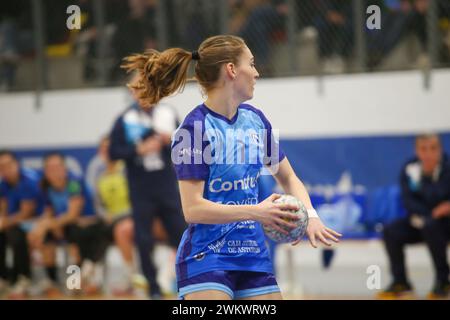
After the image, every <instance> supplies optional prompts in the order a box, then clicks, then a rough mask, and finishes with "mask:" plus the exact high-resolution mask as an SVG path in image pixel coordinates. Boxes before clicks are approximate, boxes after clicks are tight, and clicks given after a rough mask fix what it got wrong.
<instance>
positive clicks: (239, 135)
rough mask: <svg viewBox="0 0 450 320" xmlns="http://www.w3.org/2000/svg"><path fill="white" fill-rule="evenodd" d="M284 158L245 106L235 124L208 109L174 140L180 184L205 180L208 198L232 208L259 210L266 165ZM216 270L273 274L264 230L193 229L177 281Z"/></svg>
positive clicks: (253, 226) (237, 226)
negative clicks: (247, 206)
mask: <svg viewBox="0 0 450 320" xmlns="http://www.w3.org/2000/svg"><path fill="white" fill-rule="evenodd" d="M283 158H284V154H283V152H282V151H281V150H280V148H279V144H278V140H277V139H275V137H274V135H273V133H272V127H271V125H270V123H269V122H268V120H267V119H266V117H265V116H264V114H263V113H262V112H261V111H260V110H258V109H256V108H254V107H252V106H250V105H247V104H241V105H240V106H239V108H238V111H237V113H236V115H235V116H234V117H233V118H232V119H231V120H230V119H227V118H226V117H224V116H222V115H220V114H217V113H215V112H214V111H212V110H210V109H209V108H208V107H206V106H205V105H204V104H202V105H199V106H197V107H196V108H195V109H194V110H192V111H191V112H190V113H189V114H188V115H187V116H186V118H185V120H184V122H183V123H182V124H181V126H180V127H179V128H178V129H177V131H176V132H175V133H174V135H173V137H172V161H173V163H174V167H175V171H176V174H177V177H178V179H179V180H204V181H205V187H204V192H203V197H204V198H205V199H208V200H210V201H213V202H216V203H222V204H227V205H256V204H257V203H258V202H259V201H258V179H259V177H260V173H261V169H262V167H263V165H264V164H268V165H274V164H276V163H279V162H280V161H281V160H282V159H283ZM214 270H242V271H244V270H245V271H255V272H270V273H273V267H272V262H271V260H270V256H269V253H268V250H267V248H266V244H265V236H264V231H263V229H262V226H261V224H260V223H259V222H256V221H251V220H248V221H240V222H233V223H227V224H190V225H189V227H188V229H187V230H186V231H185V232H184V234H183V237H182V239H181V242H180V245H179V247H178V252H177V259H176V271H177V278H178V281H180V280H184V279H188V278H190V277H193V276H196V275H198V274H201V273H204V272H209V271H214Z"/></svg>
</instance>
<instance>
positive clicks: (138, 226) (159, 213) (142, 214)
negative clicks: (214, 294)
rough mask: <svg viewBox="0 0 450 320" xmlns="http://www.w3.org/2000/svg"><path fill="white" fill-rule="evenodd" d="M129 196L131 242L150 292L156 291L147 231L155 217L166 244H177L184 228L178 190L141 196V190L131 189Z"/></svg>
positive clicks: (156, 292) (184, 223)
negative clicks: (133, 236)
mask: <svg viewBox="0 0 450 320" xmlns="http://www.w3.org/2000/svg"><path fill="white" fill-rule="evenodd" d="M144 191H145V189H144ZM130 196H131V197H130V198H131V204H132V209H133V214H132V217H133V221H134V230H135V241H136V245H137V249H138V252H139V258H140V262H141V268H142V272H143V274H144V276H145V277H146V279H147V281H148V283H149V286H150V295H152V294H160V293H161V292H160V288H159V285H158V283H157V281H156V268H155V265H154V263H153V261H152V259H151V256H152V254H153V249H154V244H155V243H154V242H155V241H154V238H153V235H152V232H151V231H152V226H153V221H154V219H155V218H156V217H159V218H160V219H161V222H162V224H163V226H164V228H165V230H166V231H167V233H168V236H169V244H170V246H172V247H173V248H177V247H178V244H179V243H180V240H181V236H182V235H183V232H184V230H185V229H186V222H185V221H184V218H183V215H182V211H181V204H180V200H179V195H178V190H177V189H175V188H174V191H173V193H172V194H171V195H167V194H165V195H148V194H147V195H145V194H142V190H140V191H138V192H133V191H131V192H130Z"/></svg>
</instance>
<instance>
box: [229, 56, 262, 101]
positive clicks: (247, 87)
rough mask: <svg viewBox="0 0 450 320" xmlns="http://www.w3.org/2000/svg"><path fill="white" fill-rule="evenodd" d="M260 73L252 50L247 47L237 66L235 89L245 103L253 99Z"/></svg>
mask: <svg viewBox="0 0 450 320" xmlns="http://www.w3.org/2000/svg"><path fill="white" fill-rule="evenodd" d="M258 77H259V73H258V71H257V70H256V67H255V58H254V57H253V55H252V53H251V51H250V49H249V48H248V47H245V49H244V51H243V52H242V54H241V56H240V58H239V62H238V65H237V66H236V78H235V88H236V91H237V93H238V94H239V96H240V97H242V100H243V101H246V100H249V99H251V98H253V92H254V90H255V84H256V79H257V78H258Z"/></svg>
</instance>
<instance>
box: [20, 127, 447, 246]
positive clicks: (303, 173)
mask: <svg viewBox="0 0 450 320" xmlns="http://www.w3.org/2000/svg"><path fill="white" fill-rule="evenodd" d="M441 138H442V144H443V149H444V151H447V152H450V133H444V134H442V135H441ZM281 147H282V148H283V150H284V151H285V153H286V155H287V156H288V158H289V160H290V162H291V164H292V166H293V168H294V170H295V171H296V173H297V175H298V176H299V177H300V178H301V180H302V181H303V182H304V183H305V185H306V186H307V187H308V190H309V191H310V194H311V199H312V201H313V204H314V206H315V208H316V210H317V211H318V213H319V215H320V216H321V217H322V219H323V220H324V221H325V223H326V224H327V225H328V226H329V227H331V228H335V229H336V230H338V231H341V232H343V233H344V234H345V236H346V237H349V238H360V237H362V238H367V237H372V236H378V235H379V231H380V230H381V229H380V227H381V226H382V225H383V224H385V223H387V222H390V221H392V220H393V219H395V218H397V217H400V216H402V215H403V214H404V210H403V208H402V205H401V201H400V192H399V188H398V186H397V182H398V177H399V174H400V169H401V167H402V165H403V164H404V163H405V162H406V161H407V160H408V159H410V158H411V157H413V156H414V136H412V135H411V136H377V137H374V136H370V137H353V138H323V139H284V140H281ZM14 151H15V152H16V154H17V156H18V158H19V159H20V161H21V163H22V165H24V166H25V167H31V168H37V169H40V168H41V167H42V156H43V155H44V154H46V153H48V152H50V151H59V152H61V153H63V154H64V155H66V157H67V164H68V167H69V169H70V170H71V171H72V172H73V173H75V174H79V175H84V176H85V178H86V180H87V182H88V184H89V185H91V186H92V183H93V182H92V181H93V180H94V178H95V174H96V172H97V171H98V168H99V166H101V164H100V163H99V161H98V158H97V157H96V147H95V146H86V147H61V148H48V149H40V148H38V149H27V150H24V149H20V150H14ZM260 179H261V181H260V185H261V198H265V197H266V196H268V195H270V193H272V192H274V191H277V192H281V190H277V187H276V185H275V181H274V180H273V179H272V178H271V177H267V176H261V178H260Z"/></svg>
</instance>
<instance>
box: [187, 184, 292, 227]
mask: <svg viewBox="0 0 450 320" xmlns="http://www.w3.org/2000/svg"><path fill="white" fill-rule="evenodd" d="M204 185H205V182H204V181H203V180H180V181H179V186H180V195H181V203H182V206H183V212H184V216H185V219H186V222H188V223H202V224H222V223H231V222H236V221H244V220H255V221H259V222H261V223H262V224H263V225H266V226H269V227H272V228H274V229H276V230H278V231H279V232H282V233H284V234H288V232H287V231H286V230H284V229H283V228H281V227H280V226H285V227H287V228H295V227H296V225H295V224H293V223H289V222H287V221H285V220H283V218H284V219H294V220H296V219H298V216H297V215H295V214H293V213H290V212H288V211H286V210H298V207H297V206H296V205H291V204H277V203H274V202H273V201H274V200H275V199H277V198H279V197H280V195H277V194H273V195H271V196H270V197H268V198H267V199H265V200H264V201H262V202H261V203H259V204H257V205H224V204H220V203H215V202H213V201H210V200H207V199H205V198H204V197H203V190H204Z"/></svg>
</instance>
